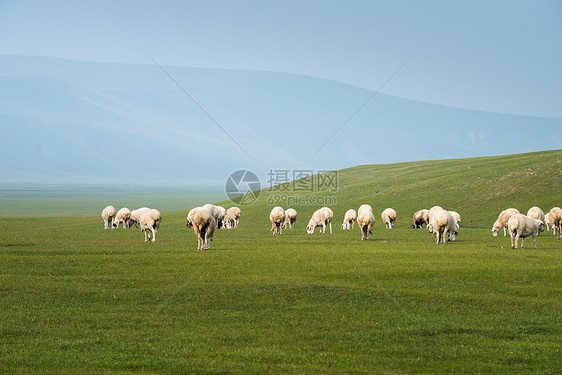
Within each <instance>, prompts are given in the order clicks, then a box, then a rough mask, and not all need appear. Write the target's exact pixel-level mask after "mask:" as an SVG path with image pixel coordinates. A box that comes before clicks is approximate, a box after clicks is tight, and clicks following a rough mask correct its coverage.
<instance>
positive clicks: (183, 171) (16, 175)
mask: <svg viewBox="0 0 562 375" xmlns="http://www.w3.org/2000/svg"><path fill="white" fill-rule="evenodd" d="M147 60H149V59H148V58H147ZM163 69H164V70H165V72H164V71H163V70H162V69H161V68H160V67H159V66H158V65H156V64H147V65H133V64H112V63H97V62H96V63H94V62H83V61H71V60H63V59H54V58H44V57H21V56H0V124H1V129H2V141H3V142H2V147H1V151H0V155H1V157H2V160H3V161H4V162H3V163H2V165H1V166H0V168H1V170H0V176H1V177H0V182H19V181H30V182H45V183H57V182H73V183H120V184H123V183H125V184H128V183H130V184H136V183H142V184H208V183H222V182H224V181H226V178H227V177H228V175H229V174H230V173H231V172H233V171H235V170H238V169H243V168H247V169H251V170H253V171H255V172H256V173H257V174H258V175H259V176H260V177H261V178H267V177H265V176H266V175H267V173H268V171H269V170H270V169H274V170H293V169H307V170H314V171H318V170H325V169H330V170H332V169H340V168H345V167H350V166H354V165H359V164H378V163H392V162H400V161H412V160H426V159H443V158H460V157H470V156H485V155H499V154H512V153H521V152H528V151H538V150H546V149H559V148H562V134H561V133H562V119H558V118H538V117H528V116H519V115H510V114H501V113H490V112H481V111H474V110H466V109H460V108H451V107H445V106H441V105H435V104H428V103H424V102H419V101H413V100H407V99H402V98H398V97H394V96H389V95H384V94H380V93H379V94H377V95H376V96H374V97H373V98H372V100H370V101H369V102H368V103H367V104H366V105H365V106H364V107H363V108H362V109H361V110H360V111H359V112H358V113H357V114H356V115H355V116H353V117H352V118H351V120H349V122H347V123H345V122H346V121H347V120H348V119H349V118H350V116H351V115H352V114H353V113H354V112H355V111H356V110H357V109H358V108H359V107H360V106H361V105H362V104H363V103H364V102H365V101H366V100H367V99H368V98H369V97H370V96H371V95H372V94H373V92H372V91H369V90H365V89H361V88H358V87H355V86H351V85H347V84H343V83H340V82H335V81H330V80H325V79H319V78H314V77H308V76H299V75H293V74H284V73H274V72H260V71H234V70H216V69H204V68H186V67H166V66H165V67H163ZM166 73H167V74H169V76H168V75H167V74H166ZM170 77H171V78H170ZM180 87H181V88H180ZM459 90H462V87H459ZM451 95H455V93H454V92H451ZM190 96H191V97H192V98H194V99H195V100H196V102H197V104H195V103H194V102H193V101H192V100H191V98H190ZM211 117H212V118H211ZM344 123H345V126H343V128H341V130H340V131H339V132H337V134H336V135H335V136H333V138H332V139H331V140H330V141H329V142H328V143H326V144H325V145H324V146H323V147H322V148H321V149H320V150H319V151H318V152H317V153H316V154H314V153H315V152H316V151H317V150H318V149H319V148H320V147H321V145H322V144H324V143H325V142H326V140H328V138H329V137H331V136H332V135H333V134H334V133H335V132H336V130H338V129H339V128H340V127H341V126H342V125H343V124H344ZM227 134H228V135H227ZM313 154H314V157H312V158H311V156H313Z"/></svg>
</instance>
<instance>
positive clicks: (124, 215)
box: [113, 207, 131, 228]
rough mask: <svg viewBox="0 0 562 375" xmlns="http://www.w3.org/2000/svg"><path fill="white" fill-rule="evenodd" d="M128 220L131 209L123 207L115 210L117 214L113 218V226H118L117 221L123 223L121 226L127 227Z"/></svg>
mask: <svg viewBox="0 0 562 375" xmlns="http://www.w3.org/2000/svg"><path fill="white" fill-rule="evenodd" d="M129 220H131V210H129V209H128V208H127V207H123V208H122V209H120V210H119V211H117V215H116V216H115V219H113V228H119V223H123V228H129Z"/></svg>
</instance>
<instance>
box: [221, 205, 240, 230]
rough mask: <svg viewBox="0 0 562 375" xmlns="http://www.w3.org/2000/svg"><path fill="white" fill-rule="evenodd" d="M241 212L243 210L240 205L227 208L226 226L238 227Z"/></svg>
mask: <svg viewBox="0 0 562 375" xmlns="http://www.w3.org/2000/svg"><path fill="white" fill-rule="evenodd" d="M241 213H242V212H241V211H240V209H239V208H238V207H230V208H229V209H228V210H226V215H225V217H224V226H225V228H234V229H236V228H238V223H239V222H240V214H241Z"/></svg>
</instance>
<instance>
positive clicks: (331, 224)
mask: <svg viewBox="0 0 562 375" xmlns="http://www.w3.org/2000/svg"><path fill="white" fill-rule="evenodd" d="M330 234H332V222H331V221H330Z"/></svg>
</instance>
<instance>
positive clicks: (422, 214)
mask: <svg viewBox="0 0 562 375" xmlns="http://www.w3.org/2000/svg"><path fill="white" fill-rule="evenodd" d="M428 214H429V210H426V209H423V210H419V211H418V212H416V213H415V214H414V217H413V220H414V224H413V225H412V228H414V229H419V228H422V227H423V225H424V224H425V225H427V224H428V223H429V217H428Z"/></svg>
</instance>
